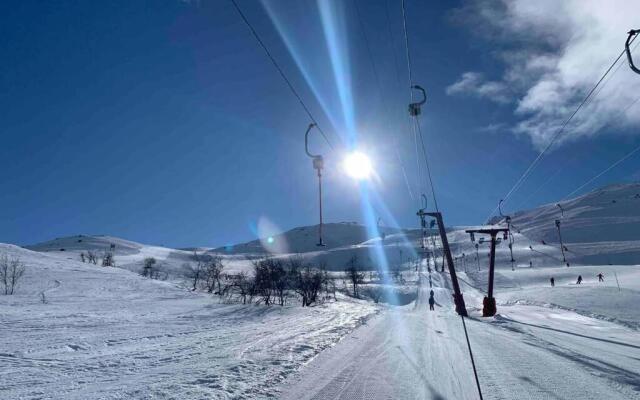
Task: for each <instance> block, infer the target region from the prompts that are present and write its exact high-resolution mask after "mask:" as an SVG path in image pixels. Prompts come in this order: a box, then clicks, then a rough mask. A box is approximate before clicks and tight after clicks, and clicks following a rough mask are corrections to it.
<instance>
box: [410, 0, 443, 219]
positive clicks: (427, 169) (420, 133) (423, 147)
mask: <svg viewBox="0 0 640 400" xmlns="http://www.w3.org/2000/svg"><path fill="white" fill-rule="evenodd" d="M401 3H402V26H403V32H404V43H405V47H406V55H407V71H408V73H409V93H410V96H411V102H412V103H413V89H420V90H422V92H423V93H424V90H423V89H422V88H420V87H419V86H416V85H414V84H413V74H412V72H411V52H410V50H409V35H408V34H407V11H406V7H405V0H402V2H401ZM414 119H415V126H416V127H417V129H418V138H419V139H420V145H421V147H422V155H423V156H424V163H425V166H426V172H427V176H428V178H429V186H431V195H432V196H433V204H434V206H435V209H436V211H440V210H439V209H438V199H437V197H436V190H435V187H434V185H433V179H432V175H431V167H430V165H429V158H428V156H427V150H426V146H425V144H424V135H423V134H422V128H421V127H420V121H419V120H418V117H417V116H415V118H414Z"/></svg>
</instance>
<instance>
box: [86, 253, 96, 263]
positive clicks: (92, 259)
mask: <svg viewBox="0 0 640 400" xmlns="http://www.w3.org/2000/svg"><path fill="white" fill-rule="evenodd" d="M87 260H89V262H90V263H93V264H94V265H96V264H98V256H97V255H96V253H94V252H93V251H91V250H87Z"/></svg>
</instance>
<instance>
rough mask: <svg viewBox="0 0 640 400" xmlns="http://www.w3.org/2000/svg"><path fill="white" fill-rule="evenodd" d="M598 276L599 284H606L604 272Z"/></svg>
mask: <svg viewBox="0 0 640 400" xmlns="http://www.w3.org/2000/svg"><path fill="white" fill-rule="evenodd" d="M596 276H597V277H598V282H604V274H603V273H602V272H600V273H599V274H598V275H596Z"/></svg>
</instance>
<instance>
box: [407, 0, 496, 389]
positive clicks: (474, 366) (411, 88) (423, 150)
mask: <svg viewBox="0 0 640 400" xmlns="http://www.w3.org/2000/svg"><path fill="white" fill-rule="evenodd" d="M401 5H402V26H403V31H404V42H405V47H406V50H407V70H408V72H409V93H410V96H411V103H413V89H414V87H415V86H414V84H413V76H412V73H411V54H410V52H409V36H408V35H407V12H406V7H405V0H402V1H401ZM423 92H424V90H423ZM415 124H416V126H417V128H418V132H419V136H420V143H421V144H422V152H423V154H424V161H425V165H426V167H427V173H428V175H429V184H430V185H431V193H432V195H433V202H434V206H435V208H436V211H439V210H438V201H437V199H436V192H435V188H434V186H433V180H432V179H431V169H430V167H429V159H428V157H427V152H426V148H425V145H424V137H423V135H422V129H421V127H420V122H419V119H418V117H417V115H416V116H415ZM443 266H444V261H443ZM460 318H462V326H463V328H464V336H465V339H466V340H467V347H468V349H469V357H470V358H471V366H472V368H473V375H474V378H475V382H476V386H477V388H478V395H479V396H480V400H483V398H482V389H481V388H480V380H479V379H478V372H477V370H476V363H475V360H474V357H473V352H472V351H471V342H470V341H469V333H468V332H467V325H466V323H465V321H464V315H461V316H460Z"/></svg>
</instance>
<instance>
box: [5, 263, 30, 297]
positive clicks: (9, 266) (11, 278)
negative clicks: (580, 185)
mask: <svg viewBox="0 0 640 400" xmlns="http://www.w3.org/2000/svg"><path fill="white" fill-rule="evenodd" d="M24 271H25V265H24V263H22V262H21V261H20V259H19V258H12V259H9V257H7V255H6V254H3V255H2V256H0V285H2V289H3V290H4V294H5V295H12V294H13V293H14V291H15V289H16V286H18V282H19V281H20V279H21V278H22V276H23V275H24Z"/></svg>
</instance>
